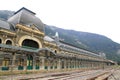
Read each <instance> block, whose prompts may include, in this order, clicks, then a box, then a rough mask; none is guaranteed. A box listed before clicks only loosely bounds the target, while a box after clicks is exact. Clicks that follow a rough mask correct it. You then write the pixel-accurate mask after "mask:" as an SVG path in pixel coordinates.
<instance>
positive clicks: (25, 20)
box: [8, 7, 44, 31]
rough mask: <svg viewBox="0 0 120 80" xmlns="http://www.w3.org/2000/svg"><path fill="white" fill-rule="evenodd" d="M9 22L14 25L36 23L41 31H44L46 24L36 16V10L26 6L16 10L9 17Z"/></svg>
mask: <svg viewBox="0 0 120 80" xmlns="http://www.w3.org/2000/svg"><path fill="white" fill-rule="evenodd" d="M8 22H10V23H12V24H14V25H16V24H23V25H26V26H30V25H31V24H34V25H36V27H37V28H38V29H39V30H40V31H44V24H43V23H42V21H41V20H40V19H39V18H38V17H36V16H35V13H34V12H32V11H30V10H28V9H26V8H24V7H23V8H21V9H20V10H18V11H17V12H15V14H14V15H13V16H12V17H10V18H9V19H8Z"/></svg>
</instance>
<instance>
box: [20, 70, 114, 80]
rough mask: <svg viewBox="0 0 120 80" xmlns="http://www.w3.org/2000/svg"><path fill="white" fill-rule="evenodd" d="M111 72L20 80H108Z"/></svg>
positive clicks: (71, 73)
mask: <svg viewBox="0 0 120 80" xmlns="http://www.w3.org/2000/svg"><path fill="white" fill-rule="evenodd" d="M111 72H112V71H111V70H90V71H84V72H81V71H80V72H70V73H60V74H51V75H46V76H42V77H34V78H26V79H19V80H107V78H108V76H109V75H110V74H111Z"/></svg>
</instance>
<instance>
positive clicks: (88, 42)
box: [45, 25, 120, 61]
mask: <svg viewBox="0 0 120 80" xmlns="http://www.w3.org/2000/svg"><path fill="white" fill-rule="evenodd" d="M45 31H46V35H49V36H54V34H55V32H58V33H59V36H60V38H61V39H62V40H64V41H65V42H69V43H71V44H73V45H75V46H78V47H81V48H85V49H87V50H90V51H94V52H98V53H99V52H103V53H105V54H106V56H107V58H108V59H112V60H115V61H120V60H119V59H120V55H119V54H117V53H118V50H119V49H120V44H118V43H116V42H114V41H112V40H111V39H109V38H107V37H105V36H103V35H99V34H93V33H88V32H81V31H74V30H65V29H61V28H57V27H55V26H48V25H46V29H45Z"/></svg>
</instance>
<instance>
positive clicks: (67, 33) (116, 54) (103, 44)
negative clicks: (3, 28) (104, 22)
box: [0, 10, 120, 62]
mask: <svg viewBox="0 0 120 80" xmlns="http://www.w3.org/2000/svg"><path fill="white" fill-rule="evenodd" d="M13 13H14V12H13V11H7V10H2V11H0V19H2V20H7V19H8V18H9V17H10V16H12V15H13ZM56 32H58V33H59V36H60V38H61V39H62V40H64V41H65V42H67V43H70V44H72V45H75V46H77V47H80V48H83V49H87V50H90V51H94V52H103V53H106V56H107V58H108V59H112V60H115V61H118V62H120V44H118V43H116V42H114V41H112V40H111V39H109V38H107V37H105V36H103V35H99V34H93V33H88V32H81V31H74V30H65V29H61V28H57V27H55V26H48V25H46V27H45V33H46V35H48V36H54V35H55V33H56Z"/></svg>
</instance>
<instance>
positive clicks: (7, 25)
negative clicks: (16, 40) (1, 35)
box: [0, 20, 14, 31]
mask: <svg viewBox="0 0 120 80" xmlns="http://www.w3.org/2000/svg"><path fill="white" fill-rule="evenodd" d="M0 28H4V29H8V30H12V31H14V26H13V25H12V24H10V23H8V22H7V21H3V20H0Z"/></svg>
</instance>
